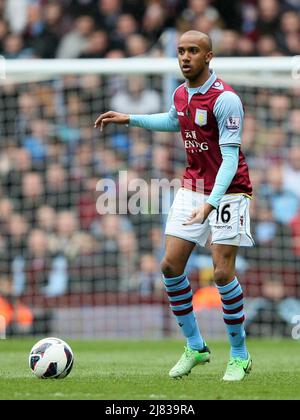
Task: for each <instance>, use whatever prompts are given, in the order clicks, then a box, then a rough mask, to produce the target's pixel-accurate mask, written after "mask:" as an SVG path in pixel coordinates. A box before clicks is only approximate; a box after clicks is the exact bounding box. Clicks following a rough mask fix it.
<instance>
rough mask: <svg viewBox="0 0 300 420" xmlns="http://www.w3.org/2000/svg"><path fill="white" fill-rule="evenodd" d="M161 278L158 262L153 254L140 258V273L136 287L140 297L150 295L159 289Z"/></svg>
mask: <svg viewBox="0 0 300 420" xmlns="http://www.w3.org/2000/svg"><path fill="white" fill-rule="evenodd" d="M161 281H162V279H161V276H160V274H159V268H158V261H157V260H156V259H155V256H154V255H153V254H144V255H141V256H140V272H139V276H138V287H139V290H140V292H141V294H142V295H149V294H150V295H151V294H152V293H153V292H155V291H157V290H160V289H161Z"/></svg>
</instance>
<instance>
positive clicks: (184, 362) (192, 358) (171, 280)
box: [161, 235, 210, 378]
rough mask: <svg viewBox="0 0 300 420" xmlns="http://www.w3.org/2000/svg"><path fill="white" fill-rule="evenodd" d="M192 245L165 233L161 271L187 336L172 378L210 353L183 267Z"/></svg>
mask: <svg viewBox="0 0 300 420" xmlns="http://www.w3.org/2000/svg"><path fill="white" fill-rule="evenodd" d="M194 247H195V243H194V242H191V241H187V240H184V239H181V238H178V237H175V236H170V235H167V236H166V249H165V256H164V258H163V260H162V263H161V270H162V273H163V279H164V284H165V287H166V291H167V294H168V297H169V301H170V307H171V310H172V312H173V314H174V315H175V317H176V320H177V323H178V325H179V326H180V328H181V330H182V332H183V334H184V336H185V337H186V339H187V346H186V348H185V352H184V354H183V355H182V357H181V358H180V360H179V361H178V363H177V364H176V365H175V366H174V367H173V368H172V369H171V371H170V372H169V375H170V376H171V377H172V378H179V377H182V376H183V375H188V374H189V373H190V371H191V369H192V368H193V367H194V366H196V365H197V364H202V363H205V362H208V361H209V355H210V352H209V349H208V348H207V347H206V345H205V342H204V340H203V338H202V336H201V333H200V330H199V327H198V323H197V319H196V316H195V314H194V311H193V303H192V298H193V294H192V290H191V286H190V283H189V280H188V277H187V275H186V274H185V267H186V264H187V261H188V259H189V257H190V255H191V253H192V251H193V249H194Z"/></svg>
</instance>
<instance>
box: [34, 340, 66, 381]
mask: <svg viewBox="0 0 300 420" xmlns="http://www.w3.org/2000/svg"><path fill="white" fill-rule="evenodd" d="M73 363H74V355H73V351H72V349H71V347H70V346H69V345H68V344H67V343H66V342H65V341H63V340H60V339H59V338H55V337H49V338H44V339H43V340H40V341H38V342H37V343H36V344H35V345H34V346H33V347H32V349H31V351H30V354H29V367H30V369H31V371H32V372H33V373H34V375H35V376H37V377H38V378H41V379H63V378H65V377H66V376H68V375H69V373H70V372H71V370H72V367H73Z"/></svg>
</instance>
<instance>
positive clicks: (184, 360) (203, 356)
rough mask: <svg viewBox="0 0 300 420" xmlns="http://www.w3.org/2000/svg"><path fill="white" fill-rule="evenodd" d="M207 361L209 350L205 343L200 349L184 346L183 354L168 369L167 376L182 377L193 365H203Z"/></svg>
mask: <svg viewBox="0 0 300 420" xmlns="http://www.w3.org/2000/svg"><path fill="white" fill-rule="evenodd" d="M209 361H210V350H209V348H208V347H207V346H206V345H205V347H204V348H203V350H201V351H198V350H192V349H190V348H188V347H185V348H184V353H183V355H182V356H181V358H180V359H179V360H178V362H177V363H176V365H175V366H174V367H173V368H172V369H171V370H170V372H169V376H170V377H171V378H173V379H177V378H182V376H184V375H188V374H189V373H190V372H191V370H192V369H193V367H195V366H197V365H204V364H205V363H208V362H209Z"/></svg>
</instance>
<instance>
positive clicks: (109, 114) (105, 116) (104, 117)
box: [95, 111, 112, 128]
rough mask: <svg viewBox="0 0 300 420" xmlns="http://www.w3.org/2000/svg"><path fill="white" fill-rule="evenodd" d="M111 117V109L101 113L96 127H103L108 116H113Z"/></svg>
mask: <svg viewBox="0 0 300 420" xmlns="http://www.w3.org/2000/svg"><path fill="white" fill-rule="evenodd" d="M111 117H112V113H111V112H110V111H109V112H105V114H101V115H100V116H99V117H98V118H97V119H96V121H95V128H99V127H101V125H102V122H103V120H104V119H106V118H111Z"/></svg>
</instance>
